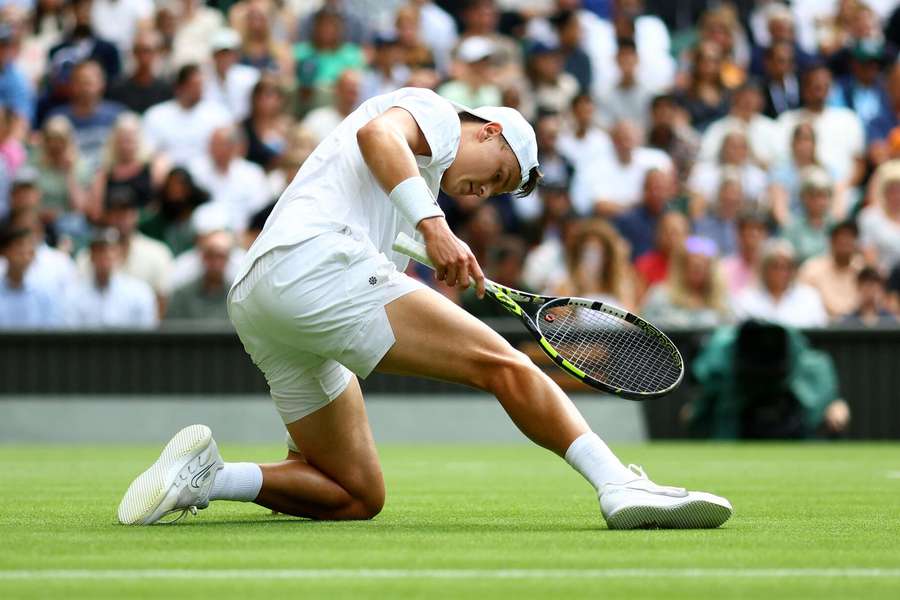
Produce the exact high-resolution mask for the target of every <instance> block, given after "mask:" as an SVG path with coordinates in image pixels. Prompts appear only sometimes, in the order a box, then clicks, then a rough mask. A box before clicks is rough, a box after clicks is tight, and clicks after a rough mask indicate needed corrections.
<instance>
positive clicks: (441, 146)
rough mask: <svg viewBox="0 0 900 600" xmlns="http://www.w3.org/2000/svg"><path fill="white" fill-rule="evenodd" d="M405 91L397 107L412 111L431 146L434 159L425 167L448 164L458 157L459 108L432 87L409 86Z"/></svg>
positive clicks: (443, 167) (443, 166) (397, 101)
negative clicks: (429, 88) (457, 109)
mask: <svg viewBox="0 0 900 600" xmlns="http://www.w3.org/2000/svg"><path fill="white" fill-rule="evenodd" d="M404 92H405V93H403V94H402V95H401V96H399V97H398V99H397V100H396V101H395V102H394V106H398V107H400V108H402V109H404V110H406V111H407V112H409V114H411V115H412V116H413V119H415V120H416V123H417V124H418V125H419V129H421V130H422V134H423V135H424V136H425V140H426V141H427V142H428V147H429V148H431V159H430V160H429V161H428V164H426V165H424V166H425V167H439V168H442V169H445V168H447V167H449V166H450V163H452V162H453V159H454V158H456V150H457V148H458V147H459V138H460V133H461V128H460V123H459V114H457V112H456V108H454V106H453V105H452V104H451V103H450V102H448V101H447V100H446V99H444V98H441V97H440V96H438V95H437V94H436V93H434V92H432V91H431V90H426V89H420V88H407V89H406V90H404ZM420 166H422V165H420Z"/></svg>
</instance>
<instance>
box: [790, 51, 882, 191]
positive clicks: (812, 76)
mask: <svg viewBox="0 0 900 600" xmlns="http://www.w3.org/2000/svg"><path fill="white" fill-rule="evenodd" d="M830 88H831V73H830V72H829V71H828V69H827V68H826V67H825V66H824V65H817V66H814V67H811V68H810V69H809V70H807V71H806V72H805V73H804V74H803V78H802V85H801V94H802V98H803V106H802V107H801V108H799V109H796V110H791V111H788V112H786V113H784V114H782V115H781V116H780V117H778V124H779V126H780V127H781V131H782V136H783V139H784V142H783V144H784V146H783V147H784V148H785V150H784V152H785V153H787V149H788V147H789V144H788V142H789V139H790V136H791V134H792V133H793V132H794V128H795V127H796V126H797V124H798V123H801V122H803V121H809V122H810V123H812V126H813V128H814V129H815V132H816V142H817V143H816V151H817V154H818V160H819V162H821V163H822V165H823V166H824V167H825V168H826V169H828V170H829V171H830V172H833V173H834V174H835V177H836V181H838V182H846V183H847V184H849V185H851V186H852V185H856V184H857V183H859V182H860V181H861V179H862V175H863V172H864V164H863V154H864V150H865V133H864V131H863V127H862V122H861V121H860V120H859V117H858V116H856V115H855V114H854V113H853V111H851V110H849V109H847V108H843V107H839V106H828V105H827V104H826V101H827V99H828V93H829V90H830Z"/></svg>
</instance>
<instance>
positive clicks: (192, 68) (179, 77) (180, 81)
mask: <svg viewBox="0 0 900 600" xmlns="http://www.w3.org/2000/svg"><path fill="white" fill-rule="evenodd" d="M199 72H200V65H198V64H197V63H188V64H186V65H184V66H183V67H181V68H180V69H178V73H177V74H176V75H175V87H181V86H182V85H184V84H185V83H186V82H187V80H188V79H190V78H191V77H193V76H194V73H199Z"/></svg>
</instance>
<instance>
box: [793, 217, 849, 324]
mask: <svg viewBox="0 0 900 600" xmlns="http://www.w3.org/2000/svg"><path fill="white" fill-rule="evenodd" d="M858 239H859V229H857V227H856V224H855V223H854V222H853V221H844V222H841V223H838V224H836V225H835V226H834V227H832V228H831V244H830V251H829V252H828V254H823V255H821V256H816V257H813V258H810V259H809V260H807V261H806V262H805V263H804V264H803V267H801V269H800V273H799V275H798V276H797V281H800V282H801V283H805V284H807V285H810V286H812V287H814V288H816V289H817V290H818V291H819V294H820V295H821V297H822V303H823V304H824V305H825V310H826V311H827V312H828V316H829V318H831V319H832V320H835V319H840V318H841V317H843V316H845V315H847V314H849V313H850V312H851V311H852V310H853V309H854V308H856V306H857V276H858V275H859V273H860V271H862V269H863V262H864V261H863V260H862V256H861V255H860V253H859V243H858Z"/></svg>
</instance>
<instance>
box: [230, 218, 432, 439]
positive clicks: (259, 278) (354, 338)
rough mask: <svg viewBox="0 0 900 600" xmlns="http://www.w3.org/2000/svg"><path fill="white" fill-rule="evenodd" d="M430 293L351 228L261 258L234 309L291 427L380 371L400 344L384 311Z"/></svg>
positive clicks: (234, 297)
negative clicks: (420, 292)
mask: <svg viewBox="0 0 900 600" xmlns="http://www.w3.org/2000/svg"><path fill="white" fill-rule="evenodd" d="M422 287H424V285H423V284H422V283H420V282H418V281H416V280H415V279H412V278H410V277H407V276H406V275H405V274H403V273H400V272H399V271H398V270H397V268H396V266H395V265H394V263H392V262H391V261H389V260H388V258H387V257H386V256H385V255H384V254H382V253H381V252H379V251H378V249H377V248H375V246H374V245H373V244H372V242H371V241H370V240H369V239H368V238H367V237H365V236H362V235H359V234H356V233H353V232H351V230H350V229H349V228H347V229H344V230H343V231H341V232H328V233H323V234H321V235H318V236H316V237H315V238H311V239H309V240H305V241H303V242H301V243H299V244H296V245H294V246H284V247H279V248H274V249H272V250H270V251H269V252H266V253H265V254H263V255H262V256H261V257H259V258H258V259H257V260H256V262H254V264H253V266H252V267H251V268H250V270H249V271H248V272H247V274H246V275H245V276H244V277H243V278H242V279H241V280H240V281H239V282H238V283H236V284H235V285H234V286H233V287H232V289H231V292H230V293H229V295H228V312H229V315H230V316H231V321H232V323H233V324H234V327H235V329H236V330H237V333H238V336H239V337H240V338H241V342H242V343H243V344H244V349H245V350H246V351H247V353H248V354H249V355H250V357H251V358H252V359H253V362H254V364H256V366H257V367H259V368H260V370H261V371H262V372H263V374H264V375H265V376H266V381H267V382H268V384H269V389H270V391H271V394H272V399H273V400H274V401H275V406H276V408H277V409H278V412H279V414H280V415H281V418H282V420H283V421H284V423H285V424H289V423H293V422H294V421H297V420H299V419H302V418H303V417H305V416H306V415H308V414H310V413H312V412H315V411H316V410H318V409H320V408H322V407H323V406H325V405H326V404H328V403H329V402H331V401H332V400H334V399H335V398H336V397H337V396H339V395H340V394H341V392H343V391H344V389H346V387H347V384H348V383H349V382H350V373H351V372H353V373H356V374H357V375H358V376H360V377H362V378H365V377H366V376H368V375H369V373H371V372H372V370H373V369H374V368H375V367H376V366H377V365H378V362H379V361H380V360H381V359H382V357H384V355H385V354H386V353H387V351H388V350H389V349H390V348H391V346H393V345H394V341H395V339H394V332H393V330H392V329H391V325H390V322H388V318H387V313H386V312H385V310H384V307H385V306H386V305H387V304H388V303H390V302H392V301H393V300H396V299H397V298H399V297H400V296H403V295H405V294H408V293H409V292H412V291H415V290H417V289H419V288H422Z"/></svg>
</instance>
